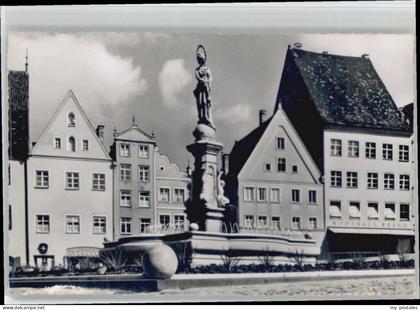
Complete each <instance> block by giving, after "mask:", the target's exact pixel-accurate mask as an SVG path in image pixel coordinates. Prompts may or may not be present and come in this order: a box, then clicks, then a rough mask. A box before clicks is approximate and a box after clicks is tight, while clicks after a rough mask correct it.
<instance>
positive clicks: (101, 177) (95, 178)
mask: <svg viewBox="0 0 420 310" xmlns="http://www.w3.org/2000/svg"><path fill="white" fill-rule="evenodd" d="M92 189H93V190H94V191H104V190H105V174H104V173H94V174H93V175H92Z"/></svg>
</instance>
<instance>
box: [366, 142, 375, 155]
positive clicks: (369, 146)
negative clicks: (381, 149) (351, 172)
mask: <svg viewBox="0 0 420 310" xmlns="http://www.w3.org/2000/svg"><path fill="white" fill-rule="evenodd" d="M365 152H366V154H365V155H366V158H369V159H375V158H376V143H375V142H366V148H365Z"/></svg>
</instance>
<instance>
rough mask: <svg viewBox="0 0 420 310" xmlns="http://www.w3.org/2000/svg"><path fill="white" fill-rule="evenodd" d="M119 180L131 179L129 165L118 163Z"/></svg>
mask: <svg viewBox="0 0 420 310" xmlns="http://www.w3.org/2000/svg"><path fill="white" fill-rule="evenodd" d="M120 180H121V181H130V180H131V165H130V164H120Z"/></svg>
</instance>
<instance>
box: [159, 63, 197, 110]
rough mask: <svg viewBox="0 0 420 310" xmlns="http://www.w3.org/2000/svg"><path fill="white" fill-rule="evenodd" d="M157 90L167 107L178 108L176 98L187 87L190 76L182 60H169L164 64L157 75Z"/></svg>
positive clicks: (179, 102)
mask: <svg viewBox="0 0 420 310" xmlns="http://www.w3.org/2000/svg"><path fill="white" fill-rule="evenodd" d="M158 80H159V89H160V93H161V95H162V98H163V102H164V104H165V105H167V106H180V105H181V101H180V100H179V98H178V96H179V94H180V93H181V92H182V90H183V89H184V88H185V86H187V85H188V84H189V83H190V82H191V80H192V76H191V74H190V73H189V71H187V69H186V68H185V61H184V60H183V59H180V58H179V59H171V60H168V61H167V62H165V64H164V65H163V67H162V70H161V72H160V73H159V78H158Z"/></svg>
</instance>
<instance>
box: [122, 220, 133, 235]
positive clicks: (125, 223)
mask: <svg viewBox="0 0 420 310" xmlns="http://www.w3.org/2000/svg"><path fill="white" fill-rule="evenodd" d="M120 233H121V234H131V217H122V218H120Z"/></svg>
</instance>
